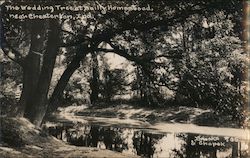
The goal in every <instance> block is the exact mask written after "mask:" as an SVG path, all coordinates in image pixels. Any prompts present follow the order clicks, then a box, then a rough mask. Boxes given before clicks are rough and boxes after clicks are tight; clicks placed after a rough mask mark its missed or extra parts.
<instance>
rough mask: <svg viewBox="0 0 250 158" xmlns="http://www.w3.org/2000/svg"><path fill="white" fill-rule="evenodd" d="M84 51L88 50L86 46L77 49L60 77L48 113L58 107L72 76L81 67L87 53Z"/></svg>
mask: <svg viewBox="0 0 250 158" xmlns="http://www.w3.org/2000/svg"><path fill="white" fill-rule="evenodd" d="M83 51H86V50H85V47H84V46H83V47H80V48H79V50H77V54H76V56H75V57H74V58H73V60H72V61H71V62H70V64H69V65H68V66H67V68H66V69H65V71H64V72H63V74H62V76H61V77H60V79H59V81H58V82H57V85H56V87H55V89H54V91H53V93H52V95H51V98H50V100H49V107H48V112H47V113H48V114H49V113H52V112H54V111H55V110H56V109H57V108H58V104H59V101H60V99H61V98H62V95H63V91H64V89H65V87H66V86H67V83H68V82H69V79H70V77H71V76H72V75H73V73H74V72H75V71H76V70H77V69H78V68H79V67H80V62H81V61H82V60H83V58H84V57H85V56H86V54H87V52H83Z"/></svg>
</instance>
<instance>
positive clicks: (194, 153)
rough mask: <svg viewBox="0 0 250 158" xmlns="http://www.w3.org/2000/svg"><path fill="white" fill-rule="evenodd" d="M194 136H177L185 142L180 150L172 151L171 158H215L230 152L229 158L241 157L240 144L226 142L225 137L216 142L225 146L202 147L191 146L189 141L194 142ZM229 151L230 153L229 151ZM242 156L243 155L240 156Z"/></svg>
mask: <svg viewBox="0 0 250 158" xmlns="http://www.w3.org/2000/svg"><path fill="white" fill-rule="evenodd" d="M195 136H198V135H197V134H188V135H178V136H177V137H178V138H179V139H183V140H184V141H185V143H184V144H182V146H181V149H180V150H176V149H173V150H172V151H173V157H180V158H183V157H187V158H198V157H209V158H217V157H218V153H220V152H231V153H230V154H229V155H230V156H229V157H233V158H234V157H239V156H240V155H241V149H240V148H239V145H240V144H241V142H230V141H229V142H227V141H226V140H225V137H219V141H218V142H224V143H225V146H215V147H212V146H207V145H206V146H202V145H197V144H198V143H197V144H196V145H191V140H195ZM230 149H231V150H232V151H230ZM241 156H243V155H241Z"/></svg>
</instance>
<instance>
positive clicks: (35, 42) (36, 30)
mask: <svg viewBox="0 0 250 158" xmlns="http://www.w3.org/2000/svg"><path fill="white" fill-rule="evenodd" d="M46 25H47V24H46V23H44V22H41V21H34V22H32V23H31V32H30V33H31V45H30V51H29V53H28V55H27V56H26V57H25V58H24V62H23V65H22V66H23V90H22V94H21V97H20V100H19V108H18V113H17V115H18V116H23V115H24V111H25V108H26V106H27V105H29V104H31V99H32V97H33V94H35V92H36V88H37V84H38V80H39V75H40V72H41V64H42V54H43V51H42V50H43V49H44V44H43V42H44V41H45V39H46V33H45V28H46Z"/></svg>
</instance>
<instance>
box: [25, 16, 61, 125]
mask: <svg viewBox="0 0 250 158" xmlns="http://www.w3.org/2000/svg"><path fill="white" fill-rule="evenodd" d="M58 49H59V25H58V23H57V22H56V21H53V20H50V22H49V32H48V41H47V47H46V51H45V53H44V55H43V63H42V69H41V73H40V75H39V81H38V84H37V87H36V92H35V94H34V95H33V97H32V101H31V103H30V104H28V105H27V107H26V109H25V113H24V117H26V118H28V119H29V120H30V121H31V122H32V123H33V124H34V125H36V126H40V124H41V122H42V120H43V117H44V115H45V113H46V110H47V95H48V90H49V87H50V82H51V78H52V74H53V69H54V66H55V61H56V56H57V52H58Z"/></svg>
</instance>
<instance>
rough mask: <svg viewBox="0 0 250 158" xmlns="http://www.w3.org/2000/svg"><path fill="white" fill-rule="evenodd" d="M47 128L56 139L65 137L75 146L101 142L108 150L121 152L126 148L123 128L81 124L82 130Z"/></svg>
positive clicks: (94, 144) (96, 145)
mask: <svg viewBox="0 0 250 158" xmlns="http://www.w3.org/2000/svg"><path fill="white" fill-rule="evenodd" d="M82 129H83V130H82ZM48 130H49V132H50V134H51V135H53V136H55V137H57V138H58V139H64V138H63V137H66V139H67V141H68V142H69V143H70V144H72V145H76V146H91V147H98V144H99V143H101V142H103V143H104V145H105V148H106V149H109V150H114V151H118V152H122V151H123V150H125V149H128V144H127V143H126V142H125V139H126V138H124V137H123V135H124V132H123V131H124V130H123V129H121V128H113V127H100V126H83V127H81V130H82V131H81V130H79V129H75V128H74V127H68V128H67V127H50V128H49V129H48ZM63 133H65V134H63Z"/></svg>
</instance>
